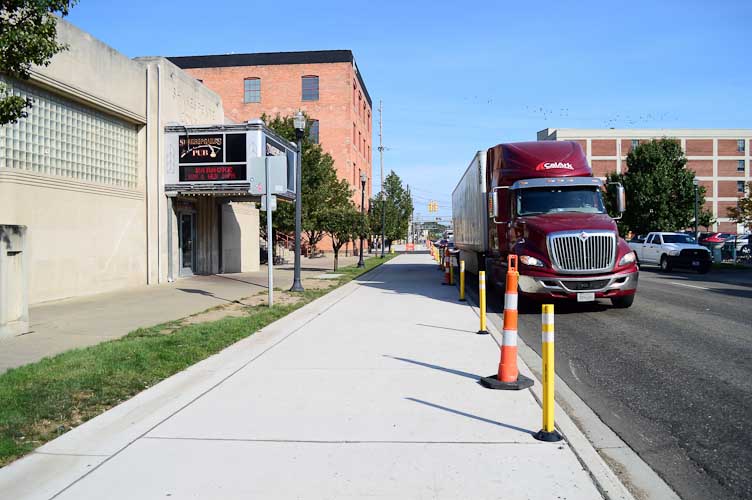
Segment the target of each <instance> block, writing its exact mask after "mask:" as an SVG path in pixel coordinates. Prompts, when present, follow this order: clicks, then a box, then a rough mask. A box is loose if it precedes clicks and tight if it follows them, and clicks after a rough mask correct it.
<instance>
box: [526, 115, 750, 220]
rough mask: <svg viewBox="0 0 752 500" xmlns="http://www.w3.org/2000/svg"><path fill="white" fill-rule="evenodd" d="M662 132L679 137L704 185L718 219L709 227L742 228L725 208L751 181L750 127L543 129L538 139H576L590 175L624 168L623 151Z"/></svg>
mask: <svg viewBox="0 0 752 500" xmlns="http://www.w3.org/2000/svg"><path fill="white" fill-rule="evenodd" d="M662 137H667V138H673V139H677V140H678V141H679V142H680V143H681V146H682V149H684V152H685V154H686V156H687V168H689V169H691V170H693V171H694V172H695V174H696V176H697V179H698V180H699V182H700V185H702V186H704V187H705V191H706V194H705V208H706V209H708V210H710V211H712V212H713V215H714V216H715V217H716V219H717V222H716V223H715V224H714V226H713V229H714V230H717V231H724V232H731V233H736V232H743V227H742V226H741V225H739V226H738V227H737V225H736V224H735V223H733V222H731V221H730V220H729V218H728V217H727V209H728V208H729V207H732V206H735V205H736V202H737V199H738V198H740V197H743V196H744V195H745V186H746V183H748V182H750V181H751V180H752V172H751V171H750V167H751V164H750V159H751V158H752V156H751V154H750V146H752V144H750V143H751V142H752V129H575V128H547V129H544V130H541V131H540V132H538V140H539V141H576V142H579V143H580V145H581V146H582V149H583V151H585V152H586V153H587V158H588V161H589V162H590V164H591V166H592V167H593V174H594V175H596V176H599V177H605V176H606V175H608V174H609V173H610V172H625V171H626V169H627V154H628V153H629V151H630V150H631V149H632V148H633V147H635V146H636V145H638V144H640V143H641V142H645V141H649V140H651V139H659V138H662Z"/></svg>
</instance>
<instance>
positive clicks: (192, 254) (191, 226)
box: [178, 212, 196, 276]
mask: <svg viewBox="0 0 752 500" xmlns="http://www.w3.org/2000/svg"><path fill="white" fill-rule="evenodd" d="M178 229H179V234H178V240H180V251H179V254H180V275H181V276H192V275H193V272H194V270H195V269H196V214H195V213H186V212H182V213H180V223H179V224H178Z"/></svg>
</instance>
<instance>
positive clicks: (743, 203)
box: [726, 182, 752, 231]
mask: <svg viewBox="0 0 752 500" xmlns="http://www.w3.org/2000/svg"><path fill="white" fill-rule="evenodd" d="M726 211H727V213H728V216H729V218H730V219H731V220H732V221H734V222H736V223H737V224H743V225H744V227H746V228H747V229H749V230H750V231H752V182H748V183H747V196H745V197H744V198H739V201H738V202H737V206H735V207H729V208H727V209H726Z"/></svg>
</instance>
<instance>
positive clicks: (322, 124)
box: [185, 63, 373, 208]
mask: <svg viewBox="0 0 752 500" xmlns="http://www.w3.org/2000/svg"><path fill="white" fill-rule="evenodd" d="M185 71H186V72H188V73H189V74H191V75H192V76H193V77H194V78H197V79H199V80H201V81H202V82H203V83H204V85H206V86H207V87H209V88H210V89H212V90H214V91H215V92H216V93H218V94H219V95H220V96H221V97H222V103H223V105H224V110H225V115H226V116H227V117H228V118H230V119H231V120H233V121H236V122H243V121H247V120H251V119H255V118H260V117H261V115H262V114H267V115H270V116H275V115H277V114H280V115H282V116H288V115H292V114H294V113H295V112H297V110H298V109H302V110H303V111H304V112H306V114H307V115H308V116H309V117H310V118H312V119H315V120H318V121H319V141H320V143H321V146H322V148H323V149H324V150H325V151H326V152H328V153H329V154H331V155H332V158H333V159H334V167H335V168H336V170H337V174H338V176H339V177H340V178H342V179H346V180H347V181H348V182H349V183H350V186H351V188H352V189H353V201H354V202H355V204H356V205H357V206H360V197H361V196H360V180H359V178H358V177H359V173H360V171H361V170H362V171H365V173H366V175H367V176H368V182H367V183H366V199H369V198H370V197H371V195H372V189H373V188H372V179H373V175H372V154H373V148H372V144H371V142H372V141H371V132H372V130H371V129H372V120H373V112H372V110H371V106H370V105H369V104H368V101H367V100H366V99H365V93H364V92H363V89H362V88H361V86H360V83H359V82H358V79H357V75H356V74H355V70H354V69H353V65H352V64H350V63H325V64H283V65H265V66H240V67H222V68H190V69H186V70H185ZM303 76H318V77H319V99H318V100H317V101H304V100H303V98H302V77H303ZM246 78H258V79H260V87H261V101H260V102H258V103H246V102H244V80H245V79H246ZM353 84H355V87H356V88H355V93H354V92H353ZM358 96H360V100H359V101H356V102H353V101H354V98H356V99H357V97H358ZM353 131H354V132H355V133H354V134H353ZM353 136H355V140H353ZM366 208H367V207H366Z"/></svg>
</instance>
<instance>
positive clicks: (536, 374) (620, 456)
mask: <svg viewBox="0 0 752 500" xmlns="http://www.w3.org/2000/svg"><path fill="white" fill-rule="evenodd" d="M467 304H468V305H469V306H470V307H471V308H472V309H473V311H474V312H475V313H476V315H478V316H479V315H480V312H479V310H478V305H477V304H476V303H475V302H474V297H469V300H468V302H467ZM488 327H489V328H488V329H489V331H490V333H491V337H492V338H493V340H494V342H495V343H496V344H497V346H501V340H500V338H501V333H500V332H499V330H498V329H497V328H496V326H495V325H494V324H493V323H492V322H490V321H489V322H488ZM518 354H519V356H520V358H521V363H520V372H521V373H524V374H526V375H527V376H529V377H531V378H534V379H535V380H536V381H538V383H537V384H535V385H534V386H533V387H532V388H530V391H531V393H532V394H533V397H534V398H535V399H536V401H537V402H538V404H541V401H542V385H541V383H540V380H541V372H540V368H539V367H541V366H542V360H541V357H540V356H539V355H538V353H536V352H535V351H534V350H533V349H532V348H531V347H530V346H528V345H527V343H525V341H524V340H523V339H522V337H519V338H518ZM533 367H536V368H533ZM556 427H557V428H558V429H559V431H560V432H561V433H562V435H564V438H565V439H566V441H567V443H569V445H570V446H571V447H572V450H573V452H574V453H575V455H576V456H577V458H578V460H579V461H580V463H581V464H582V465H583V467H584V468H585V469H586V470H587V471H588V472H589V474H590V476H591V478H592V479H593V482H594V483H595V485H596V487H597V488H598V490H599V491H600V492H601V494H602V495H603V496H604V498H606V499H608V500H617V499H618V500H635V499H636V500H654V499H655V500H658V499H660V500H664V499H666V500H679V499H680V497H679V496H678V495H677V494H676V492H674V490H673V489H671V487H670V486H669V485H668V484H667V483H666V482H665V481H664V480H663V479H661V477H660V476H659V475H658V474H657V473H656V472H655V471H654V470H653V469H652V468H651V467H650V466H649V465H648V464H647V463H646V462H645V461H644V460H642V458H640V457H639V455H637V453H635V451H634V450H632V448H630V447H629V445H627V444H626V443H625V442H624V441H622V440H621V438H619V436H618V435H617V434H616V433H615V432H614V431H612V430H611V428H610V427H608V426H607V425H606V424H605V423H604V422H603V421H602V420H601V419H600V418H599V417H598V416H597V415H596V414H595V412H594V411H593V410H592V409H590V407H589V406H588V405H587V404H585V402H584V401H583V400H582V399H581V398H580V397H579V396H578V395H577V394H576V393H575V392H574V391H573V390H572V389H571V388H569V386H568V385H567V384H566V382H564V381H563V380H562V379H561V378H560V377H559V376H558V375H556ZM592 441H598V442H602V443H606V444H608V446H602V447H596V446H595V445H594V444H593V442H592Z"/></svg>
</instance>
